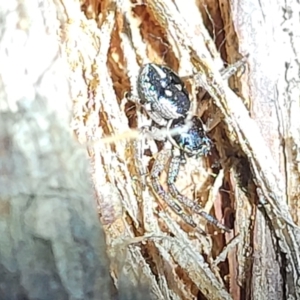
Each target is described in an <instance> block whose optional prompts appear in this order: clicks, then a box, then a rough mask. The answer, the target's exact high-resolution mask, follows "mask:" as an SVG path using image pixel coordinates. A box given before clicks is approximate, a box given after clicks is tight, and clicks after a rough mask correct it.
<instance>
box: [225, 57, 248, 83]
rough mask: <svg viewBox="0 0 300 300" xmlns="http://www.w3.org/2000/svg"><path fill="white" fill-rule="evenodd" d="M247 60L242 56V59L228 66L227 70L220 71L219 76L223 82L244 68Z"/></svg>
mask: <svg viewBox="0 0 300 300" xmlns="http://www.w3.org/2000/svg"><path fill="white" fill-rule="evenodd" d="M247 60H248V55H246V56H244V57H243V58H242V59H240V60H238V61H237V62H235V63H234V64H232V65H228V66H227V68H224V69H222V70H221V75H222V78H223V79H224V80H226V79H228V78H230V77H231V76H232V75H233V74H235V73H236V72H237V70H238V69H239V68H241V67H242V66H244V65H245V64H246V62H247Z"/></svg>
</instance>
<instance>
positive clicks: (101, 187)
mask: <svg viewBox="0 0 300 300" xmlns="http://www.w3.org/2000/svg"><path fill="white" fill-rule="evenodd" d="M246 2H247V3H246ZM12 3H13V2H12ZM24 3H26V1H25V2H24ZM34 3H35V6H33V5H28V6H26V5H25V4H23V5H20V6H17V3H16V4H15V5H16V6H15V7H13V8H12V7H9V6H5V5H4V4H1V5H3V9H2V10H1V11H2V13H3V18H2V20H4V21H3V23H2V24H1V26H2V28H3V31H2V33H1V34H2V39H1V41H0V43H1V44H0V47H1V52H0V55H1V56H0V65H1V70H0V72H1V81H0V82H1V91H2V97H1V102H0V105H1V106H0V109H1V111H0V113H1V119H0V122H1V127H0V128H1V131H0V132H1V135H0V137H1V147H2V148H1V151H2V153H4V154H2V156H1V173H0V184H1V191H0V193H1V194H0V197H1V198H0V201H1V208H0V212H1V215H0V217H1V224H2V227H1V231H2V232H3V234H2V236H1V238H0V239H1V246H0V263H1V268H2V270H3V272H2V271H1V273H2V274H4V275H2V279H1V283H2V285H1V287H4V288H2V289H1V288H0V291H1V292H2V295H4V296H3V297H4V299H5V297H6V298H7V299H19V298H18V295H26V297H27V298H28V299H114V297H117V296H116V292H115V291H114V286H113V284H112V281H113V282H114V284H115V286H116V287H117V289H118V290H119V296H118V297H120V298H122V299H145V298H146V297H149V298H150V299H300V283H299V281H300V254H299V253H300V246H299V245H300V231H299V227H298V226H297V224H299V203H298V199H299V140H300V136H299V132H300V122H299V121H297V120H298V119H297V115H299V113H300V112H299V110H300V105H299V82H298V74H299V65H298V54H297V51H296V50H295V49H297V45H298V44H299V40H298V36H299V34H298V33H299V32H298V33H297V32H296V30H297V28H298V27H299V28H300V26H299V20H298V19H297V17H296V15H297V13H296V12H299V10H300V4H299V3H294V2H292V1H291V3H288V2H285V4H284V6H283V4H281V3H279V1H278V2H274V1H264V3H263V6H262V4H261V2H259V1H245V3H244V2H242V1H231V2H227V1H219V2H217V1H206V2H205V1H176V0H174V1H171V0H166V1H162V0H159V1H146V0H145V1H143V2H133V1H132V2H131V1H129V0H124V1H108V0H107V1H105V0H103V1H100V0H99V1H81V2H80V3H79V2H78V1H68V0H65V1H63V0H62V1H57V2H54V3H52V2H51V1H49V2H39V1H36V2H34ZM11 5H12V4H11ZM38 7H39V9H40V10H38ZM0 8H1V7H0ZM11 11H13V12H14V18H9V16H10V14H12V13H11ZM41 12H42V14H40V15H39V13H41ZM35 15H39V18H37V19H36V18H35V17H34V16H35ZM24 16H25V17H24ZM12 19H13V20H15V21H14V22H12V21H9V20H12ZM38 22H40V23H38ZM10 26H11V27H10ZM297 26H298V27H297ZM29 33H30V34H29ZM8 37H11V38H8ZM42 38H43V39H42ZM39 39H40V40H39ZM31 41H34V42H31ZM58 46H60V57H59V58H58ZM283 54H284V55H283ZM245 55H249V57H248V59H247V63H246V66H245V68H244V69H242V70H240V72H238V73H237V74H236V75H235V76H233V77H232V78H231V79H230V80H229V84H230V88H229V85H228V83H227V82H224V81H223V80H222V77H221V75H220V70H221V69H222V68H223V67H224V64H225V65H226V64H227V63H233V62H235V61H237V60H238V59H239V58H241V57H243V56H245ZM147 62H155V63H160V64H166V65H168V66H169V67H170V68H172V69H174V70H175V71H176V72H178V73H179V74H180V76H182V77H183V78H184V77H186V78H190V79H187V80H186V83H187V86H188V88H189V91H190V94H191V99H192V100H193V103H194V107H195V108H196V111H197V114H198V115H199V116H202V117H203V120H204V122H205V123H206V124H207V126H208V127H211V128H212V129H211V130H210V132H209V134H210V136H211V138H212V139H213V140H214V143H215V149H214V151H213V154H212V156H211V157H210V158H209V159H207V158H200V159H190V160H188V162H187V164H186V165H185V166H182V168H181V170H180V175H179V178H178V180H177V183H176V185H177V186H178V188H179V189H180V191H181V192H182V193H183V194H185V195H187V196H189V197H190V198H193V199H195V201H198V202H201V203H202V204H203V206H204V207H205V210H206V211H207V212H210V213H212V214H215V215H216V217H217V218H218V219H220V220H223V221H224V223H225V224H226V225H227V226H229V227H230V228H232V232H231V233H226V234H224V233H222V232H218V231H216V229H215V228H213V227H212V226H211V225H209V224H206V223H205V222H204V220H203V219H201V218H199V217H197V216H194V217H195V220H196V222H197V223H198V224H199V228H200V229H202V230H204V231H206V232H207V235H203V234H201V233H199V231H197V230H195V229H193V228H190V227H189V226H188V225H186V224H184V223H183V222H182V221H181V219H180V218H179V217H178V216H176V215H175V214H174V213H173V212H172V211H171V210H170V209H169V208H168V207H167V206H166V205H165V203H163V202H162V200H161V199H159V197H157V196H156V195H155V194H154V193H153V191H152V189H151V183H150V181H149V178H148V173H149V172H150V170H151V167H152V164H153V160H154V159H155V157H156V155H157V152H158V151H159V150H160V149H161V147H162V145H161V144H160V143H155V142H154V141H153V140H151V139H145V137H144V136H143V135H141V134H139V131H138V128H140V127H142V126H147V125H149V124H150V123H149V119H148V117H147V116H146V115H145V114H144V113H143V111H142V110H141V109H140V107H138V106H137V105H135V104H133V103H130V102H128V101H126V100H125V97H124V94H125V93H126V92H127V91H130V90H131V91H132V92H133V93H135V94H136V81H137V75H138V72H139V69H140V66H141V65H143V64H145V63H147ZM224 62H226V63H224ZM12 74H13V76H12ZM191 75H195V76H191ZM16 79H17V80H16ZM16 82H17V83H16ZM203 90H206V91H207V92H208V94H207V95H206V96H205V97H204V100H202V101H200V99H199V94H203ZM208 95H209V96H208ZM68 101H69V102H68ZM71 110H72V112H71ZM71 113H72V120H71V121H70V120H69V117H70V114H71ZM69 121H70V122H69ZM71 130H73V131H74V132H75V135H76V138H77V140H78V141H79V143H80V144H81V145H80V144H78V143H77V144H76V142H75V141H74V140H73V139H72V135H71V133H70V132H71ZM85 149H86V150H87V151H86V153H87V154H88V156H89V159H90V168H89V171H90V173H89V174H88V172H87V165H86V157H85V155H84V150H85ZM89 178H91V179H92V181H93V184H94V188H92V186H91V185H89V182H88V181H89V180H88V179H89ZM165 179H166V175H165V174H162V178H161V180H162V184H163V182H164V181H165ZM93 195H95V199H96V201H97V203H98V213H99V219H100V223H98V222H97V218H96V207H95V205H94V204H95V202H93V200H92V199H93ZM187 212H188V211H187ZM188 213H191V212H188ZM102 228H103V230H104V233H105V242H104V240H103V236H102V231H101V230H102ZM2 241H3V243H2ZM3 245H4V246H3ZM21 245H22V247H21ZM104 248H105V250H106V253H107V255H108V258H109V261H108V258H107V257H106V253H105V250H104ZM108 263H110V266H108ZM109 274H110V275H111V277H112V279H111V277H110V276H109ZM42 276H44V277H42ZM11 277H14V278H15V280H11ZM41 278H43V279H41ZM53 278H54V279H53ZM8 282H11V283H10V284H9V283H8ZM36 282H38V284H34V283H36ZM52 283H53V284H54V283H55V284H54V285H55V289H54V290H55V291H54V292H53V284H52ZM51 284H52V285H51ZM13 290H14V291H16V292H15V293H13V292H12V291H13ZM138 291H140V292H142V296H140V295H138ZM51 292H52V294H51ZM5 293H6V294H5ZM55 293H56V294H55ZM0 295H1V294H0ZM2 295H1V296H2ZM7 295H12V296H11V297H10V298H9V297H7ZM13 297H14V298H13ZM101 297H102V298H101Z"/></svg>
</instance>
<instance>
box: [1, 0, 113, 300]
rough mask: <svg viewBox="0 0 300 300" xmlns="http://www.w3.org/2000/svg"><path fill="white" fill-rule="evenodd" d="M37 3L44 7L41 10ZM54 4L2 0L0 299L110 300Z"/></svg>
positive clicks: (102, 246) (110, 289) (99, 231)
mask: <svg viewBox="0 0 300 300" xmlns="http://www.w3.org/2000/svg"><path fill="white" fill-rule="evenodd" d="M39 5H42V6H43V7H42V9H41V7H39ZM58 12H59V11H58V10H57V7H55V5H54V3H53V2H51V1H43V2H39V1H9V2H1V4H0V14H1V16H0V20H1V21H0V28H1V30H0V32H1V39H0V40H1V42H0V66H1V67H0V74H1V75H0V93H1V96H0V97H1V99H0V299H6V300H18V299H41V300H45V299H49V300H53V299H62V300H63V299H78V300H79V299H95V300H96V299H97V300H99V299H113V298H114V297H115V295H116V291H115V287H114V285H113V282H112V279H111V277H110V274H109V264H108V258H107V254H106V245H105V240H104V235H103V231H102V229H101V226H100V224H99V221H98V217H97V214H96V203H95V201H94V197H93V191H92V187H91V183H90V181H91V180H90V177H91V175H90V174H89V172H88V160H87V156H86V154H85V151H84V149H83V148H82V147H81V146H79V144H78V143H77V142H76V141H75V140H74V138H73V136H72V132H71V130H70V128H69V123H70V116H71V110H72V103H71V99H70V94H69V87H68V81H67V78H66V77H65V76H64V73H65V71H64V70H65V64H64V63H63V62H62V60H61V59H60V58H58V51H59V48H58V41H57V29H58V26H59V25H60V24H59V23H58V21H57V19H56V16H57V14H58Z"/></svg>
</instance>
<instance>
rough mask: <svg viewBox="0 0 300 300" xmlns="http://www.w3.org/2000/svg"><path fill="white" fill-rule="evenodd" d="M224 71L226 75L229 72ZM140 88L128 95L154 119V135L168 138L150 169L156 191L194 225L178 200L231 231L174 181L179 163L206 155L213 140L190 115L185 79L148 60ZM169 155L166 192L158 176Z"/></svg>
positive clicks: (175, 210)
mask: <svg viewBox="0 0 300 300" xmlns="http://www.w3.org/2000/svg"><path fill="white" fill-rule="evenodd" d="M223 74H225V75H223V76H224V77H227V76H226V74H228V72H224V73H223ZM230 75H231V73H230ZM228 77H229V76H228ZM137 90H138V97H132V96H130V95H129V99H130V100H133V99H134V101H135V102H138V103H139V104H140V105H141V106H142V107H143V108H144V109H145V111H146V113H147V114H148V115H149V116H150V118H151V119H152V120H153V121H154V123H153V127H152V128H150V130H151V131H152V132H153V134H152V136H153V138H154V139H157V140H165V141H166V143H165V147H164V149H163V150H161V151H160V152H159V154H158V156H157V158H156V160H155V163H154V165H153V167H152V170H151V182H152V186H153V189H154V191H155V193H156V194H158V195H159V196H160V197H161V198H162V199H163V200H164V201H165V202H166V203H167V204H168V206H169V207H170V208H171V209H172V210H173V211H174V212H175V213H176V214H178V215H179V216H180V217H181V218H182V219H183V220H184V221H185V222H186V223H188V224H189V225H191V226H192V227H197V224H196V223H195V222H194V220H193V218H192V216H190V215H188V214H186V213H185V211H184V210H183V209H182V207H181V206H180V205H179V203H181V204H182V205H184V206H185V207H188V208H189V209H190V210H191V211H192V212H195V213H196V214H198V215H200V216H202V217H203V218H205V219H206V220H207V221H208V222H210V223H212V224H214V225H215V226H216V227H218V228H219V229H222V230H224V231H227V232H229V231H230V230H229V229H228V228H227V227H226V226H224V225H223V224H221V223H220V222H219V221H218V220H217V219H216V218H215V217H213V216H211V215H209V214H208V213H206V212H205V211H204V210H203V207H202V206H200V205H199V204H198V203H196V202H195V201H193V200H191V199H189V198H187V197H185V196H184V195H182V194H181V193H180V192H179V191H178V189H177V188H176V185H175V181H176V178H177V175H178V173H179V167H180V164H184V163H185V162H186V157H191V156H195V157H199V156H203V155H204V156H206V155H208V154H209V153H210V150H211V147H212V141H211V140H210V138H209V137H208V136H207V134H206V131H205V130H204V126H203V123H202V121H201V119H200V118H198V117H196V116H191V111H190V110H191V101H190V98H189V94H188V92H187V90H186V88H185V86H184V83H183V81H182V80H181V78H180V77H179V76H178V75H177V74H176V73H175V72H174V71H172V70H171V69H170V68H168V67H166V66H162V65H157V64H153V63H149V64H146V65H144V66H143V67H142V68H141V70H140V73H139V77H138V84H137ZM161 132H164V133H165V134H164V133H161ZM169 145H171V148H170V147H169ZM170 158H171V161H170V164H169V168H168V172H167V174H168V175H167V184H168V192H167V191H165V190H164V189H163V187H162V186H161V184H160V182H159V177H160V174H161V172H162V171H163V170H164V169H165V167H166V164H167V162H168V160H169V159H170ZM178 202H179V203H178Z"/></svg>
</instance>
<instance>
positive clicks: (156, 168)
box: [151, 149, 197, 228]
mask: <svg viewBox="0 0 300 300" xmlns="http://www.w3.org/2000/svg"><path fill="white" fill-rule="evenodd" d="M170 154H171V153H170V150H169V149H163V150H161V151H160V152H159V153H158V155H157V158H156V160H155V162H154V165H153V167H152V170H151V182H152V187H153V189H154V191H155V193H156V194H157V195H158V196H159V197H161V199H162V200H164V201H165V202H166V203H167V205H168V206H169V207H170V208H171V209H172V210H173V211H174V212H175V213H176V214H177V215H178V216H180V217H181V218H182V219H183V220H184V221H185V222H186V223H187V224H189V225H190V226H192V227H194V228H195V227H197V224H196V223H195V222H194V220H193V218H192V217H191V216H189V215H187V214H186V213H185V212H184V211H183V210H182V208H181V207H180V205H178V204H177V203H176V201H175V199H173V198H172V197H171V196H170V195H169V194H168V193H167V192H166V191H165V190H164V189H163V187H162V186H161V184H160V182H159V177H160V174H161V172H162V171H163V170H164V168H165V166H166V163H167V161H168V160H169V158H170Z"/></svg>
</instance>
